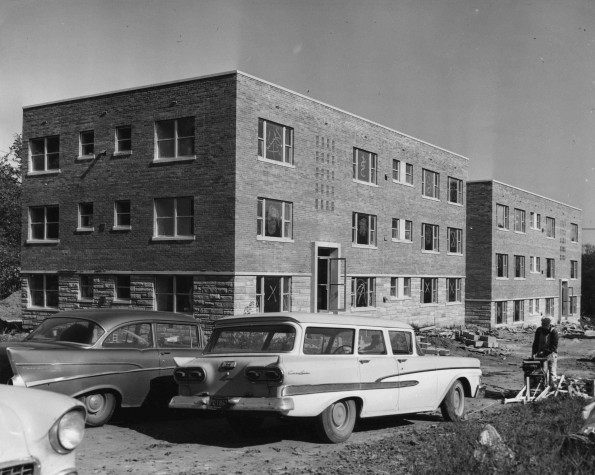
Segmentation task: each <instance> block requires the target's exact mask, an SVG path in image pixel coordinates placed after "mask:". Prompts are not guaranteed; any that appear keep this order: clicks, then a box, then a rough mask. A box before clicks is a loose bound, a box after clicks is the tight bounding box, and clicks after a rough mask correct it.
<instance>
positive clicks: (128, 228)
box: [112, 226, 132, 231]
mask: <svg viewBox="0 0 595 475" xmlns="http://www.w3.org/2000/svg"><path fill="white" fill-rule="evenodd" d="M130 230H132V226H112V231H130Z"/></svg>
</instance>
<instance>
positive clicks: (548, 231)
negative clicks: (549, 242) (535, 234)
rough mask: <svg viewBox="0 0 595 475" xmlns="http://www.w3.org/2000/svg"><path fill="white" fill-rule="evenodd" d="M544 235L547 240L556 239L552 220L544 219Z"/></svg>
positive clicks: (554, 225)
mask: <svg viewBox="0 0 595 475" xmlns="http://www.w3.org/2000/svg"><path fill="white" fill-rule="evenodd" d="M545 235H546V237H549V238H555V237H556V220H555V219H554V218H549V217H547V216H546V218H545Z"/></svg>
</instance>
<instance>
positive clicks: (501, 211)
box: [496, 204, 510, 229]
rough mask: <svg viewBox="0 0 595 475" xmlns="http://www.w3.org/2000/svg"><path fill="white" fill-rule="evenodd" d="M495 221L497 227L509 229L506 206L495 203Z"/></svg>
mask: <svg viewBox="0 0 595 475" xmlns="http://www.w3.org/2000/svg"><path fill="white" fill-rule="evenodd" d="M496 223H497V226H498V229H510V226H509V223H508V206H504V205H498V204H497V205H496Z"/></svg>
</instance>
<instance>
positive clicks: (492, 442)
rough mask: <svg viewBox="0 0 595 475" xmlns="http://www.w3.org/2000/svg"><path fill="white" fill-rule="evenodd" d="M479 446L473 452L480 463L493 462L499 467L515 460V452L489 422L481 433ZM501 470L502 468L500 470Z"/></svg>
mask: <svg viewBox="0 0 595 475" xmlns="http://www.w3.org/2000/svg"><path fill="white" fill-rule="evenodd" d="M477 442H478V443H479V447H478V448H476V449H475V451H474V452H473V457H474V458H475V460H477V461H478V462H480V463H483V462H488V461H489V462H491V463H493V464H494V465H495V466H496V467H498V468H499V469H502V468H503V467H505V466H508V465H510V464H512V463H513V462H514V459H515V454H514V452H513V450H512V449H511V448H510V447H508V445H506V444H505V443H504V441H503V440H502V437H501V436H500V434H498V431H497V430H496V429H495V428H494V427H493V426H492V425H490V424H487V425H486V426H485V428H484V430H483V431H481V434H479V440H478V441H477ZM499 471H501V470H499Z"/></svg>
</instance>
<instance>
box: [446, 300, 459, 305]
mask: <svg viewBox="0 0 595 475" xmlns="http://www.w3.org/2000/svg"><path fill="white" fill-rule="evenodd" d="M462 303H463V302H462V301H461V300H456V301H455V302H446V305H447V306H448V305H461V304H462Z"/></svg>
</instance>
